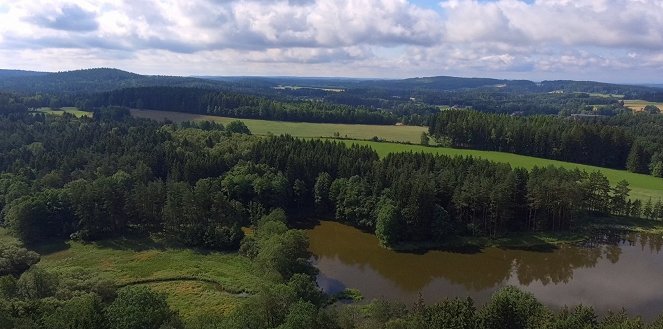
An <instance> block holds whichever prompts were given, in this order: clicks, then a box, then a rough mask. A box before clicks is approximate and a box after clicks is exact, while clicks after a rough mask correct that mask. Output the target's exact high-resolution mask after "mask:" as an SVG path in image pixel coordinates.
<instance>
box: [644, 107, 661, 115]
mask: <svg viewBox="0 0 663 329" xmlns="http://www.w3.org/2000/svg"><path fill="white" fill-rule="evenodd" d="M642 111H643V112H645V113H648V114H660V113H661V109H659V108H658V106H656V105H647V106H645V107H644V108H643V109H642Z"/></svg>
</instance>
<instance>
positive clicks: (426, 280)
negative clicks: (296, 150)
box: [306, 221, 663, 320]
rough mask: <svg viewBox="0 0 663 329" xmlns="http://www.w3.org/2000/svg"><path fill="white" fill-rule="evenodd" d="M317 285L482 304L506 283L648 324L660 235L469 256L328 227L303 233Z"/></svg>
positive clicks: (554, 302)
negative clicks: (383, 243)
mask: <svg viewBox="0 0 663 329" xmlns="http://www.w3.org/2000/svg"><path fill="white" fill-rule="evenodd" d="M306 232H307V235H308V236H309V238H310V249H311V251H312V252H313V254H314V255H315V256H314V263H315V265H316V267H317V268H318V269H319V270H320V275H319V276H318V284H319V285H320V287H321V288H322V289H323V290H325V291H326V292H329V293H334V292H338V291H341V290H343V289H345V288H357V289H359V290H360V291H361V292H362V294H363V296H364V298H365V299H367V300H371V299H374V298H384V299H390V300H398V301H402V302H405V303H407V304H411V303H413V302H414V301H416V300H417V299H418V298H419V295H421V296H422V297H423V299H424V300H425V301H426V302H427V303H435V302H437V301H441V300H443V299H444V298H447V297H467V296H470V297H472V298H473V299H474V300H475V302H476V303H477V304H482V303H484V302H485V301H486V300H487V298H489V297H490V295H491V294H492V293H493V292H494V291H496V290H497V289H499V288H500V287H503V286H506V285H513V286H517V287H519V288H521V289H523V290H525V291H529V292H531V293H533V294H534V295H535V296H536V297H537V298H538V299H539V301H541V302H542V303H544V304H546V305H548V306H550V307H553V308H558V307H561V306H564V305H577V304H580V303H582V304H585V305H591V306H593V307H594V308H595V310H597V312H599V313H603V312H606V311H608V310H615V311H619V310H621V308H622V307H625V308H626V309H627V311H629V313H631V314H638V315H641V316H642V317H643V318H644V319H646V320H651V319H654V318H655V317H656V316H658V314H661V313H663V254H660V251H661V247H662V246H663V237H661V236H650V235H635V234H630V235H626V236H620V237H608V236H601V237H599V238H597V240H596V241H594V242H591V243H587V244H585V245H583V246H573V245H564V246H561V247H559V248H557V249H553V250H551V251H547V252H537V251H526V250H516V249H503V248H484V249H482V250H480V251H476V252H471V253H461V252H445V251H428V252H426V253H421V254H416V253H403V252H394V251H391V250H388V249H385V248H382V247H380V246H379V245H378V241H377V238H376V237H375V236H374V235H372V234H369V233H365V232H362V231H360V230H358V229H356V228H354V227H351V226H348V225H344V224H340V223H337V222H331V221H321V222H320V223H319V225H317V226H315V227H314V228H312V229H309V230H307V231H306Z"/></svg>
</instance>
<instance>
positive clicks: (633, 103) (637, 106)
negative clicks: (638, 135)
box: [624, 100, 663, 112]
mask: <svg viewBox="0 0 663 329" xmlns="http://www.w3.org/2000/svg"><path fill="white" fill-rule="evenodd" d="M647 105H654V106H657V107H658V108H659V109H661V111H663V103H654V102H647V101H642V100H625V101H624V106H626V107H628V108H630V109H631V110H633V111H636V112H639V111H642V110H643V109H644V108H645V106H647Z"/></svg>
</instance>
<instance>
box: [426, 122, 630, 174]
mask: <svg viewBox="0 0 663 329" xmlns="http://www.w3.org/2000/svg"><path fill="white" fill-rule="evenodd" d="M429 133H430V135H431V136H434V137H435V138H438V139H440V140H441V141H446V142H448V143H450V144H451V145H452V146H455V147H463V148H476V149H481V150H492V151H501V152H510V153H517V154H524V155H531V156H536V157H541V158H548V159H556V160H562V161H569V162H576V163H585V164H591V165H596V166H602V167H609V168H618V169H624V168H625V167H626V159H627V158H628V154H629V152H630V150H631V146H632V143H633V137H632V136H631V135H630V134H627V133H626V132H625V131H624V130H623V129H620V128H617V127H611V126H607V125H599V124H591V123H583V122H577V121H572V120H569V119H566V118H559V117H551V116H534V117H514V116H506V115H492V114H486V113H480V112H476V111H467V110H457V111H454V110H450V111H443V112H441V113H440V114H438V115H437V116H436V118H435V120H433V121H432V122H431V125H430V127H429Z"/></svg>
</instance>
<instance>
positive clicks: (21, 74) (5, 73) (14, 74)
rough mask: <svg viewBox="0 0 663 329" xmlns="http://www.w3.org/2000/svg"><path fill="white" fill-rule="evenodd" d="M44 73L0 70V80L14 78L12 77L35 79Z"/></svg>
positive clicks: (44, 73)
mask: <svg viewBox="0 0 663 329" xmlns="http://www.w3.org/2000/svg"><path fill="white" fill-rule="evenodd" d="M46 74H48V73H46V72H35V71H23V70H1V69H0V78H14V77H37V76H43V75H46Z"/></svg>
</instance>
